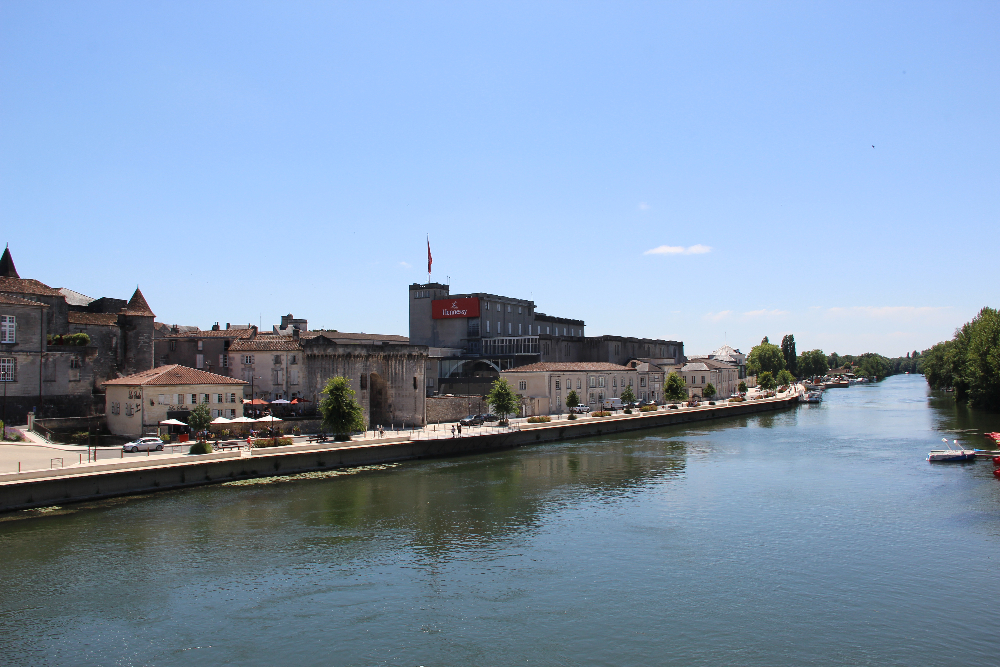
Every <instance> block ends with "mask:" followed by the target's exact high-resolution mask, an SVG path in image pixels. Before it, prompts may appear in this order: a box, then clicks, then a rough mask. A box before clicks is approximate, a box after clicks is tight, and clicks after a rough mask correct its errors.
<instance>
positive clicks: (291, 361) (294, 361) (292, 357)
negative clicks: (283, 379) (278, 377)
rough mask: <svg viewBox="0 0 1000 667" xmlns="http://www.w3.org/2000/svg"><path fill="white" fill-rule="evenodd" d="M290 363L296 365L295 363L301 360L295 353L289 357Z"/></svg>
mask: <svg viewBox="0 0 1000 667" xmlns="http://www.w3.org/2000/svg"><path fill="white" fill-rule="evenodd" d="M288 363H289V365H292V366H294V365H295V364H297V363H299V360H298V359H297V358H296V355H294V354H293V355H291V356H289V357H288Z"/></svg>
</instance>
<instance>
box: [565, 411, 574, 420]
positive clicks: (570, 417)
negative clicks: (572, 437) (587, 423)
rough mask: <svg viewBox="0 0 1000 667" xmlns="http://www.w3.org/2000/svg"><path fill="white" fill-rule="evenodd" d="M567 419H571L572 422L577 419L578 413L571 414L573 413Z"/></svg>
mask: <svg viewBox="0 0 1000 667" xmlns="http://www.w3.org/2000/svg"><path fill="white" fill-rule="evenodd" d="M566 419H570V420H572V419H576V413H575V412H571V413H569V416H568V417H566Z"/></svg>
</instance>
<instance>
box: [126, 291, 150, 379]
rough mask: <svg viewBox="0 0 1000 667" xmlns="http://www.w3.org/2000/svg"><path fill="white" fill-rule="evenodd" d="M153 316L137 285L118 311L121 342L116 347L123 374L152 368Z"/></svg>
mask: <svg viewBox="0 0 1000 667" xmlns="http://www.w3.org/2000/svg"><path fill="white" fill-rule="evenodd" d="M155 318H156V315H154V314H153V311H152V309H151V308H150V307H149V304H148V303H146V297H144V296H143V295H142V292H141V291H139V287H138V286H137V287H136V288H135V293H134V294H132V298H131V299H129V302H128V305H127V306H125V307H124V308H122V309H121V310H120V311H119V312H118V328H119V329H120V330H121V336H122V344H121V345H120V346H119V348H118V350H119V352H118V354H119V368H121V370H122V372H123V373H124V374H125V375H131V374H132V373H138V372H140V371H148V370H150V369H151V368H153V320H154V319H155Z"/></svg>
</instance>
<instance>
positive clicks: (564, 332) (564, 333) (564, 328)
mask: <svg viewBox="0 0 1000 667" xmlns="http://www.w3.org/2000/svg"><path fill="white" fill-rule="evenodd" d="M565 335H566V327H563V336H565Z"/></svg>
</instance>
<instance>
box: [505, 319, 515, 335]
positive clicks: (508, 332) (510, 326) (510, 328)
mask: <svg viewBox="0 0 1000 667" xmlns="http://www.w3.org/2000/svg"><path fill="white" fill-rule="evenodd" d="M513 328H514V325H513V324H511V323H510V322H508V323H507V335H508V336H510V335H511V334H513V333H514V332H513Z"/></svg>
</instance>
